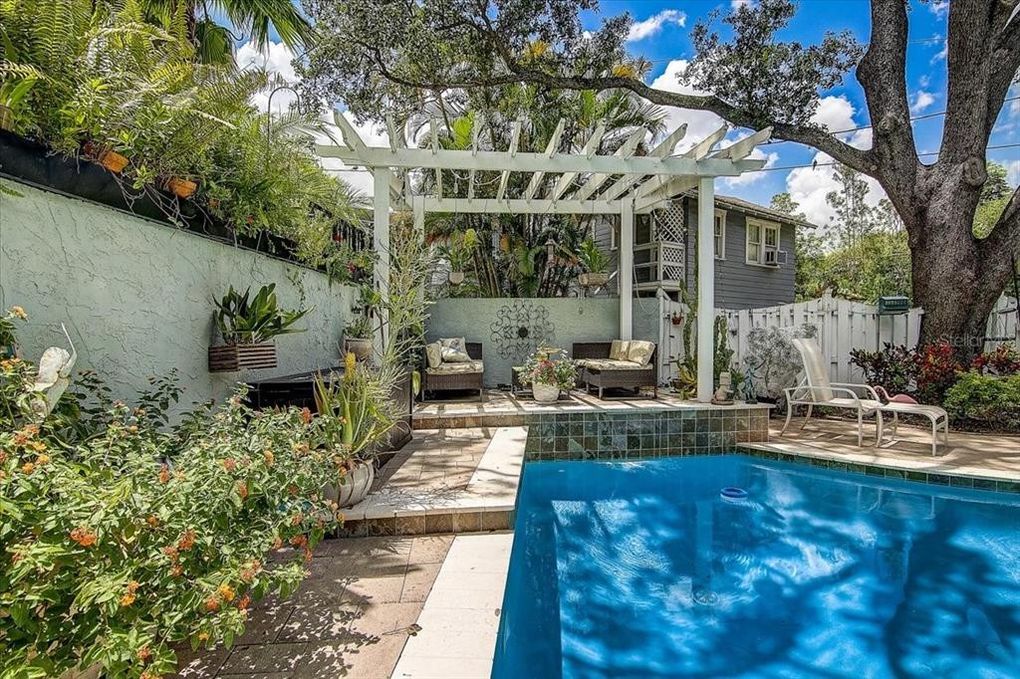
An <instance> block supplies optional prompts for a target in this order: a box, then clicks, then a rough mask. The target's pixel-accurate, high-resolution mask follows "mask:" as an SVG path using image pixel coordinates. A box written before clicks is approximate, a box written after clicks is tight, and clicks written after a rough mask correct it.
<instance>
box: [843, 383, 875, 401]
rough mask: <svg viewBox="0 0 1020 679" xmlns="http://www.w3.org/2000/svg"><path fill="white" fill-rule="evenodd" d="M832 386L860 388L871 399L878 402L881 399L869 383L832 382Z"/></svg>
mask: <svg viewBox="0 0 1020 679" xmlns="http://www.w3.org/2000/svg"><path fill="white" fill-rule="evenodd" d="M832 386H834V387H842V388H845V389H854V390H856V389H860V390H862V391H865V392H867V394H868V396H869V397H871V399H872V400H874V401H879V402H881V401H882V399H880V398H879V397H878V392H877V391H875V388H874V387H873V386H871V385H870V384H854V383H852V382H833V383H832Z"/></svg>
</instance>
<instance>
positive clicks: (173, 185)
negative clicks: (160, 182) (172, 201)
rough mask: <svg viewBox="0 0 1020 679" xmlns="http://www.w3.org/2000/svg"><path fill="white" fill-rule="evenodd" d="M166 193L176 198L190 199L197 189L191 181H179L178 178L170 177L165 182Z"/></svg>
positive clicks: (196, 185)
mask: <svg viewBox="0 0 1020 679" xmlns="http://www.w3.org/2000/svg"><path fill="white" fill-rule="evenodd" d="M166 188H167V191H169V192H170V193H172V194H174V195H175V196H177V197H178V198H182V199H184V198H191V197H192V196H193V195H195V191H196V190H197V189H198V184H196V183H195V182H193V181H191V180H190V179H180V178H179V177H171V178H170V179H168V180H167V182H166Z"/></svg>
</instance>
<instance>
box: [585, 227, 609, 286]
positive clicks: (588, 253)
mask: <svg viewBox="0 0 1020 679" xmlns="http://www.w3.org/2000/svg"><path fill="white" fill-rule="evenodd" d="M577 254H578V256H577V259H578V263H579V264H580V265H581V268H582V269H584V271H583V272H582V273H581V274H579V275H578V277H577V282H578V284H579V285H581V287H584V288H599V287H602V286H604V285H606V284H607V283H609V274H608V273H607V269H608V268H609V257H608V255H606V254H605V253H604V252H602V250H599V246H598V245H597V244H596V243H595V241H594V240H593V239H592V238H587V239H585V240H584V242H582V243H581V247H580V249H579V250H578V253H577Z"/></svg>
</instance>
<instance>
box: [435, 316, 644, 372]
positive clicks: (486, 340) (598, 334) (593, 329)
mask: <svg viewBox="0 0 1020 679" xmlns="http://www.w3.org/2000/svg"><path fill="white" fill-rule="evenodd" d="M526 301H527V302H529V303H531V304H532V305H533V306H535V307H545V309H546V310H547V311H548V319H549V322H550V324H551V325H552V326H553V334H552V336H551V337H547V338H546V341H547V342H548V343H549V344H551V345H553V346H558V347H562V348H564V349H566V350H567V351H570V345H571V344H573V343H574V342H607V341H610V340H612V339H614V338H616V337H617V336H618V335H619V323H620V321H619V313H620V312H619V308H620V307H619V300H618V299H617V298H615V297H614V298H589V299H577V298H567V299H528V300H526ZM513 303H514V300H513V299H442V300H439V301H437V302H436V303H435V304H434V305H433V306H432V308H431V310H430V317H429V321H428V323H427V326H426V336H427V338H428V340H429V341H435V340H437V339H439V338H442V337H464V338H465V339H466V340H467V341H468V342H481V343H482V349H483V351H484V355H485V384H486V386H489V387H495V386H497V385H499V384H508V383H509V382H510V368H511V366H512V365H513V364H514V363H516V362H517V361H516V360H514V359H513V358H504V357H503V356H501V355H500V351H499V344H500V343H499V341H498V340H497V339H494V338H493V330H492V328H493V325H494V324H499V323H501V322H502V321H503V320H504V319H505V317H506V314H504V313H502V311H503V309H504V307H507V306H510V307H512V306H513ZM655 308H656V315H657V307H655ZM508 325H509V323H508ZM651 325H652V323H651V322H650V321H649V320H648V319H645V318H644V317H643V314H642V313H641V312H640V311H639V310H638V309H635V312H634V336H635V338H641V339H650V340H653V341H656V340H657V339H658V330H656V331H655V333H654V335H650V336H648V337H645V335H646V332H647V328H649V327H650V326H651Z"/></svg>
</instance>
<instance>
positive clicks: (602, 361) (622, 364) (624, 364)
mask: <svg viewBox="0 0 1020 679" xmlns="http://www.w3.org/2000/svg"><path fill="white" fill-rule="evenodd" d="M584 367H585V368H587V369H588V370H604V371H610V370H651V366H642V365H641V364H640V363H635V362H634V361H614V360H613V359H611V358H587V359H585V361H584Z"/></svg>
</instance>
